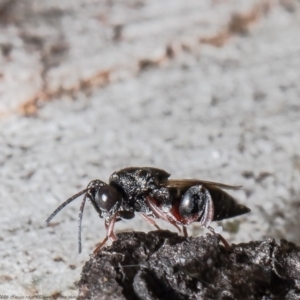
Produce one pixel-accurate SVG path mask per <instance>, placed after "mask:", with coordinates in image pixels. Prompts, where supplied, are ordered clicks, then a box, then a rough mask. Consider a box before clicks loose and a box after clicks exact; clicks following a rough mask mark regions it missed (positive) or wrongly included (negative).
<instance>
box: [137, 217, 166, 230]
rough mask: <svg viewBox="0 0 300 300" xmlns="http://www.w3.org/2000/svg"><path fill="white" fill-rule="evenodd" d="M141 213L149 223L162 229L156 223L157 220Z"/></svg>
mask: <svg viewBox="0 0 300 300" xmlns="http://www.w3.org/2000/svg"><path fill="white" fill-rule="evenodd" d="M141 215H142V217H143V218H144V219H145V220H146V221H147V222H148V223H149V224H151V225H153V226H155V227H156V228H157V229H158V230H161V228H160V227H159V226H158V225H157V224H156V222H155V221H154V220H153V219H151V218H150V217H148V216H147V215H145V214H141Z"/></svg>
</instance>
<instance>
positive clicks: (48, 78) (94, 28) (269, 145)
mask: <svg viewBox="0 0 300 300" xmlns="http://www.w3.org/2000/svg"><path fill="white" fill-rule="evenodd" d="M0 50H1V51H0V62H1V63H0V128H1V132H0V143H1V148H0V166H1V169H0V182H1V185H0V186H1V188H0V210H1V218H0V229H1V231H0V258H1V262H0V294H3V295H13V294H15V295H21V296H23V295H35V294H39V295H46V296H50V295H56V296H59V295H64V296H74V295H77V290H76V281H77V280H78V279H79V277H80V271H81V268H82V266H83V264H84V262H85V261H86V260H87V259H88V255H89V253H91V251H92V249H93V248H94V246H95V244H96V243H97V242H99V241H100V240H102V239H103V237H104V235H105V231H104V226H103V221H102V220H99V218H98V216H97V214H96V213H95V212H94V211H93V209H92V208H91V207H90V206H87V208H86V211H85V215H84V218H83V219H84V220H83V225H84V227H83V253H82V254H81V255H78V254H77V244H76V243H77V240H76V238H77V232H76V230H77V222H76V219H77V215H78V209H79V200H78V201H77V202H75V203H73V204H72V205H70V206H69V207H67V208H66V209H65V210H64V211H62V212H61V213H60V214H59V215H58V216H57V218H56V219H55V220H54V222H53V226H52V227H50V228H47V229H44V228H42V225H43V222H44V220H45V219H46V218H47V217H48V215H49V214H50V213H51V212H52V211H53V210H54V209H55V208H56V207H57V206H58V205H59V204H60V203H61V202H62V201H63V200H65V199H66V198H68V197H69V196H71V195H72V194H74V193H76V192H77V191H79V190H80V189H83V188H84V187H85V186H86V185H87V183H88V182H89V181H90V180H92V179H95V178H99V179H102V180H104V181H107V180H108V178H109V175H110V174H111V173H112V172H113V171H115V170H118V169H120V168H122V167H125V166H129V165H134V166H156V167H159V168H163V169H165V170H166V171H168V172H170V173H171V174H172V177H173V178H200V179H207V180H213V181H219V182H224V183H227V184H236V185H243V187H244V188H243V190H241V191H239V192H236V193H234V195H235V196H236V197H237V198H238V199H239V200H240V201H241V202H242V203H245V204H246V205H247V206H248V207H250V208H251V209H252V213H251V214H249V215H245V216H243V217H240V218H236V219H233V220H228V221H224V222H220V224H222V225H223V227H224V230H225V232H224V236H225V237H226V238H227V239H228V240H229V241H230V242H235V243H238V242H242V241H249V240H255V239H264V238H266V237H274V238H276V239H280V238H287V239H288V240H290V241H293V242H296V243H300V236H299V229H298V228H299V226H300V221H299V217H298V211H299V206H300V198H299V195H300V184H299V182H300V151H299V148H300V137H299V131H300V100H299V98H300V85H299V82H300V2H299V1H297V0H281V1H275V0H274V1H272V0H269V1H258V0H257V1H255V0H247V1H234V0H224V1H220V0H219V1H218V0H211V1H196V0H192V1H184V0H176V1H174V0H172V1H171V0H168V1H163V2H162V1H159V0H152V1H143V0H124V1H113V0H107V1H95V0H94V1H92V0H90V1H88V0H86V1H84V0H70V1H58V0H51V1H38V0H23V1H15V0H10V1H5V0H1V1H0ZM160 225H161V226H162V227H164V228H168V226H166V225H165V224H164V223H163V222H160ZM216 225H217V224H215V226H216ZM152 229H153V228H151V227H150V225H148V224H147V223H145V222H144V221H143V220H142V219H141V218H140V217H139V216H137V217H136V218H135V219H133V220H130V221H128V222H120V223H118V224H117V225H116V231H117V232H118V231H120V230H145V231H148V230H152ZM172 230H173V229H172ZM189 232H190V234H192V235H194V236H197V235H198V234H201V233H202V232H203V231H202V230H201V229H200V228H199V227H198V226H197V224H195V225H192V226H190V228H189Z"/></svg>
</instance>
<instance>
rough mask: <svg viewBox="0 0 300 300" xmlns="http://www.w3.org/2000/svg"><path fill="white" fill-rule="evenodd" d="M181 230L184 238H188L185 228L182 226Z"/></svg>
mask: <svg viewBox="0 0 300 300" xmlns="http://www.w3.org/2000/svg"><path fill="white" fill-rule="evenodd" d="M182 230H183V235H184V237H188V236H189V234H188V232H187V229H186V226H185V225H182Z"/></svg>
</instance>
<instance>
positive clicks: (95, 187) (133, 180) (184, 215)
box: [45, 167, 250, 253]
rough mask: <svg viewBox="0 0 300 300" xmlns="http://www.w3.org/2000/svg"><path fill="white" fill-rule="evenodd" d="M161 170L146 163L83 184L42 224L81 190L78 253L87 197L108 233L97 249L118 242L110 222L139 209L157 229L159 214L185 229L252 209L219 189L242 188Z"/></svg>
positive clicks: (123, 217)
mask: <svg viewBox="0 0 300 300" xmlns="http://www.w3.org/2000/svg"><path fill="white" fill-rule="evenodd" d="M169 177H170V174H169V173H167V172H166V171H164V170H161V169H157V168H150V167H140V168H139V167H130V168H125V169H122V170H120V171H117V172H114V173H113V174H112V175H111V176H110V179H109V184H107V183H105V182H103V181H101V180H98V179H96V180H93V181H91V182H90V183H89V184H88V186H87V188H86V189H84V190H82V191H81V192H79V193H77V194H75V195H74V196H72V197H71V198H69V199H68V200H66V201H65V202H64V203H62V204H61V205H60V206H59V207H58V208H57V209H56V210H55V211H54V212H53V213H52V214H51V215H50V216H49V218H48V219H47V220H46V222H45V226H47V225H48V223H49V222H50V221H51V220H52V219H53V217H54V216H55V215H56V214H57V213H58V212H59V211H60V210H61V209H63V208H64V207H65V206H66V205H68V204H69V203H70V202H72V201H73V200H74V199H76V198H77V197H79V196H80V195H82V194H85V195H84V197H83V200H82V202H81V206H80V210H79V216H78V250H79V253H80V252H81V221H82V214H83V210H84V205H85V202H86V199H89V200H90V202H91V203H92V205H93V207H94V208H95V210H96V211H97V213H98V215H99V217H100V218H103V219H104V224H105V228H106V231H107V233H106V237H105V239H104V240H103V241H102V243H101V244H100V245H99V246H98V247H97V248H96V250H95V251H98V250H99V249H100V248H101V247H102V246H103V245H104V244H105V243H106V242H107V240H108V239H111V240H113V241H114V240H116V236H115V234H114V225H115V223H116V222H118V221H120V220H122V219H132V218H133V217H134V214H135V212H139V213H140V214H141V215H142V216H143V217H144V218H145V219H146V220H147V221H148V222H149V223H151V224H152V225H154V226H155V227H156V228H158V229H159V227H158V225H157V224H156V222H155V221H154V220H153V219H152V218H159V219H162V220H164V221H166V222H168V223H171V224H172V225H174V226H175V227H176V228H177V229H178V230H179V231H181V229H180V227H179V226H180V225H181V226H182V227H183V232H184V235H185V236H187V230H186V226H187V225H189V224H191V223H193V222H199V223H200V225H202V226H204V227H209V224H210V222H212V221H219V220H223V219H227V218H232V217H235V216H239V215H242V214H245V213H247V212H249V211H250V209H249V208H248V207H246V206H244V205H241V204H239V203H238V202H237V201H236V200H235V199H234V198H233V197H232V196H230V195H229V194H227V193H226V192H225V191H223V189H232V190H237V189H239V188H240V187H237V186H230V185H226V184H222V183H217V182H210V181H203V180H195V179H169Z"/></svg>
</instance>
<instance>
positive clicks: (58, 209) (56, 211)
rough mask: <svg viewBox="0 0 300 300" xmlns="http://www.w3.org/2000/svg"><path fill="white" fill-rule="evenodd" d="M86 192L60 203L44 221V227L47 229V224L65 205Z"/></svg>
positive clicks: (85, 190) (84, 191)
mask: <svg viewBox="0 0 300 300" xmlns="http://www.w3.org/2000/svg"><path fill="white" fill-rule="evenodd" d="M87 191H88V189H87V188H86V189H84V190H83V191H81V192H79V193H77V194H75V195H73V196H72V197H71V198H69V199H68V200H66V201H65V202H64V203H62V204H61V205H60V206H59V207H58V208H57V209H56V210H55V211H54V212H53V213H52V214H51V215H50V216H49V217H48V219H47V220H46V221H45V223H44V227H47V226H48V224H49V223H50V221H51V220H52V219H53V218H54V217H55V216H56V215H57V213H59V212H60V211H61V210H62V209H63V208H64V207H65V206H66V205H68V204H69V203H70V202H72V201H73V200H75V199H76V198H78V197H79V196H81V195H82V194H84V193H86V192H87Z"/></svg>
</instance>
